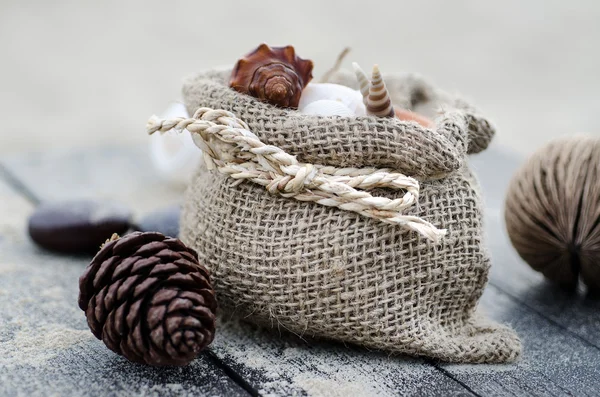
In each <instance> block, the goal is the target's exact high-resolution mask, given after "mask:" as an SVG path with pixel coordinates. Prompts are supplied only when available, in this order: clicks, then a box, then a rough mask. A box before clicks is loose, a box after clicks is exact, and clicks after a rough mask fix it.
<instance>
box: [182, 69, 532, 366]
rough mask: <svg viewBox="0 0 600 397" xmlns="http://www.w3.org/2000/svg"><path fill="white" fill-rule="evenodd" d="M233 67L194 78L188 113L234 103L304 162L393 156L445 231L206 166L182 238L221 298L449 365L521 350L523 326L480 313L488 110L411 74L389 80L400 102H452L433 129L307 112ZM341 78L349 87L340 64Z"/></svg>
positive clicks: (293, 327)
mask: <svg viewBox="0 0 600 397" xmlns="http://www.w3.org/2000/svg"><path fill="white" fill-rule="evenodd" d="M228 77H229V72H228V71H227V72H216V71H214V72H208V73H203V74H200V75H197V76H194V77H192V78H190V79H188V80H186V82H185V84H184V88H183V94H184V100H185V104H186V106H187V108H188V111H189V112H190V114H193V113H194V111H195V110H196V109H197V108H199V107H210V108H213V109H224V110H228V111H231V112H233V113H234V114H235V115H236V116H237V117H239V118H240V119H241V120H243V121H245V122H246V123H247V124H248V126H249V129H250V130H251V131H252V132H254V134H256V136H258V137H259V138H260V140H261V141H263V142H264V143H267V144H271V145H275V146H278V147H279V148H282V149H283V150H285V151H287V152H288V153H290V154H293V155H295V156H297V158H298V160H300V161H302V162H307V163H316V164H324V165H330V166H335V167H378V168H384V167H387V168H391V169H394V170H397V171H399V172H402V173H404V174H406V175H409V176H413V177H416V178H417V179H418V180H419V181H420V185H421V186H420V187H421V191H420V195H419V198H418V205H417V206H415V207H412V208H410V209H409V210H407V211H406V213H407V214H409V215H415V216H419V217H421V218H424V219H426V220H427V221H429V222H431V223H432V224H433V225H435V226H437V227H440V228H445V229H447V234H446V236H444V237H443V238H442V239H441V241H440V242H439V243H434V242H432V241H430V240H428V239H426V238H425V237H423V236H421V235H420V234H418V233H416V232H414V231H407V230H406V229H404V228H401V227H398V226H396V225H388V224H385V223H383V222H381V221H379V220H377V219H371V218H367V217H365V216H361V215H360V214H357V213H355V212H350V211H345V210H342V209H339V208H332V207H327V206H323V205H319V204H316V203H307V202H301V201H298V200H296V199H294V198H283V197H281V196H277V195H273V194H271V193H268V192H267V191H266V190H265V188H264V187H262V186H259V185H257V184H255V183H252V182H249V181H244V182H242V183H239V181H235V180H234V179H232V178H229V177H228V176H226V175H223V174H220V173H218V172H214V171H210V172H209V171H207V170H206V169H204V168H201V169H199V171H198V172H197V174H196V176H195V178H194V179H193V181H192V183H191V186H190V187H189V189H188V191H187V194H186V200H185V205H184V210H183V214H182V219H181V238H182V240H183V241H184V242H185V243H186V244H188V245H189V246H191V247H193V248H195V249H196V250H197V251H198V254H199V256H200V260H201V261H202V262H203V263H204V264H205V265H207V266H208V267H209V268H210V270H211V271H212V274H213V275H214V278H213V280H214V286H215V289H216V291H217V295H218V299H219V303H220V305H221V307H223V308H225V309H231V310H234V311H235V313H236V315H240V316H245V317H246V318H247V319H248V320H251V321H255V322H259V323H264V324H270V325H272V326H275V327H281V328H284V329H287V330H290V331H292V332H294V333H297V334H303V335H310V336H318V337H325V338H331V339H337V340H341V341H345V342H352V343H357V344H360V345H364V346H368V347H371V348H378V349H384V350H387V351H391V352H400V353H409V354H413V355H420V356H428V357H433V358H439V359H442V360H445V361H451V362H473V363H475V362H487V363H501V362H508V361H512V360H514V359H515V358H517V356H518V355H519V353H520V349H521V345H520V342H519V339H518V337H517V336H516V335H515V333H514V331H512V330H511V329H509V328H507V327H504V326H501V325H498V324H495V323H493V322H490V321H487V320H485V319H483V318H482V317H480V316H478V315H477V314H476V313H475V309H476V306H477V302H478V300H479V298H480V296H481V294H482V292H483V288H484V286H485V284H486V281H487V276H488V270H489V266H490V260H489V257H488V254H487V252H486V250H485V247H484V243H483V238H482V207H481V198H480V196H479V193H478V185H477V182H476V180H475V178H474V177H473V174H472V173H471V170H470V169H469V167H468V165H467V162H466V156H467V153H473V152H478V151H481V150H483V149H485V147H486V146H487V144H488V142H489V140H490V139H491V137H492V135H493V133H494V130H493V128H492V127H491V126H490V124H489V123H488V122H487V121H486V120H485V119H484V118H482V117H480V116H478V115H477V114H476V113H475V111H474V110H473V109H471V108H470V107H468V106H467V105H466V104H465V103H463V102H462V101H460V100H456V99H453V98H452V97H450V96H449V95H447V94H444V93H443V92H441V91H439V90H437V89H434V88H432V87H431V86H430V85H428V84H427V83H425V82H424V81H423V80H422V79H420V78H417V77H415V76H410V75H409V76H387V77H386V82H387V83H388V87H389V88H390V91H391V95H392V96H393V99H394V102H395V103H396V104H399V105H402V106H406V107H415V106H418V105H421V104H423V103H434V104H436V105H440V104H442V105H445V106H446V108H447V111H446V112H445V113H443V114H442V115H441V116H440V117H439V118H438V119H437V127H436V128H435V130H434V129H425V128H422V127H420V126H418V125H417V124H415V123H408V122H402V121H399V120H397V119H386V118H375V117H355V118H342V117H318V116H306V115H301V114H300V113H299V112H296V111H292V110H284V109H278V108H275V107H273V106H270V105H267V104H264V103H261V102H258V101H256V100H254V98H251V97H249V96H246V95H242V94H238V93H237V92H234V91H233V90H231V89H229V88H228V86H227V80H228ZM332 79H333V80H334V81H336V82H339V83H346V84H348V85H352V84H353V79H352V78H348V75H347V74H344V73H338V74H337V75H335V76H334V77H333V78H332ZM455 108H459V110H456V109H455ZM371 193H372V194H373V195H377V196H384V197H390V198H396V197H400V196H401V195H402V192H399V191H394V190H388V189H377V190H376V191H374V192H371Z"/></svg>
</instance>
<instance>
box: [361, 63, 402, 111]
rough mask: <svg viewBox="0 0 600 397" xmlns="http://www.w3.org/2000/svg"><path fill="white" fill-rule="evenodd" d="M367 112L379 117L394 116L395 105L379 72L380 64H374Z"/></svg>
mask: <svg viewBox="0 0 600 397" xmlns="http://www.w3.org/2000/svg"><path fill="white" fill-rule="evenodd" d="M367 113H368V114H372V115H374V116H379V117H394V116H395V113H394V107H393V106H392V100H391V99H390V94H389V93H388V90H387V88H386V86H385V82H384V81H383V78H382V77H381V73H380V72H379V66H377V65H375V66H373V74H372V76H371V85H370V86H369V97H368V98H367Z"/></svg>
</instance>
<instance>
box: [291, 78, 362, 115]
mask: <svg viewBox="0 0 600 397" xmlns="http://www.w3.org/2000/svg"><path fill="white" fill-rule="evenodd" d="M322 99H326V100H331V101H338V102H340V103H342V104H344V105H345V106H346V107H347V108H349V109H350V110H351V111H352V113H353V114H354V115H355V116H364V115H365V114H367V110H366V108H365V105H364V103H363V97H362V94H361V93H360V92H359V91H357V90H353V89H352V88H350V87H346V86H344V85H340V84H332V83H309V84H308V85H307V86H306V87H305V88H304V90H303V91H302V96H300V103H299V104H298V110H300V111H303V109H304V108H305V107H306V106H308V104H309V103H311V102H315V101H319V100H322Z"/></svg>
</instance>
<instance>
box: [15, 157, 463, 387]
mask: <svg viewBox="0 0 600 397" xmlns="http://www.w3.org/2000/svg"><path fill="white" fill-rule="evenodd" d="M147 162H148V161H147V155H146V153H145V151H144V150H142V149H137V148H136V149H133V150H128V149H119V150H116V151H110V150H98V151H90V152H85V153H73V154H69V153H40V154H38V155H36V156H28V157H27V158H23V157H13V158H9V159H8V160H7V161H6V164H7V166H8V167H9V169H10V171H11V173H12V174H13V175H15V176H16V177H17V178H18V179H19V180H21V181H23V182H24V184H25V185H26V187H27V188H28V189H30V190H31V191H32V192H33V194H35V195H37V196H39V197H40V198H41V199H42V200H47V199H64V198H68V197H71V196H76V197H81V194H82V190H83V191H85V194H86V195H87V196H93V197H97V196H105V197H110V198H117V199H119V200H121V201H123V202H124V203H126V204H130V205H135V209H136V211H137V214H138V215H140V214H141V213H143V212H142V211H143V210H142V209H149V208H154V207H159V206H161V205H164V204H166V203H167V202H170V201H172V200H173V198H175V199H177V198H178V197H179V196H178V195H179V194H180V193H179V192H177V191H173V190H172V189H170V188H169V187H168V186H167V185H165V184H163V183H161V182H160V181H159V180H158V179H157V178H156V177H155V176H154V173H153V171H152V170H151V169H150V168H149V166H148V165H147ZM54 175H58V176H57V177H56V178H58V179H55V180H52V179H53V178H54ZM48 181H52V182H48ZM169 190H170V191H169ZM113 192H114V194H113ZM211 351H212V352H213V353H214V355H215V356H216V357H218V359H219V360H221V362H222V363H223V364H224V365H226V366H228V367H229V368H231V369H232V370H233V371H234V372H235V373H237V374H240V375H241V376H242V377H243V378H245V379H246V380H247V382H248V383H249V384H250V385H251V387H252V388H254V389H255V390H257V391H260V393H261V394H264V395H269V394H271V395H317V396H318V395H347V394H351V395H373V394H378V395H402V394H408V395H411V394H415V393H419V394H427V395H453V394H461V395H468V394H469V393H468V392H466V390H465V389H464V388H463V387H462V386H461V385H460V384H459V383H457V382H455V381H453V380H452V379H450V378H448V377H447V376H445V375H444V374H443V373H442V372H441V371H439V370H437V369H436V368H434V367H433V366H432V365H430V364H428V363H425V362H424V361H422V360H414V359H406V358H401V357H392V358H390V357H388V356H387V355H386V354H385V353H376V352H369V351H367V350H364V349H358V348H349V347H345V346H343V345H339V344H329V343H326V342H315V343H314V344H313V343H311V345H310V346H309V345H307V344H306V343H304V342H303V341H302V340H300V339H299V338H297V337H294V336H290V335H285V336H281V335H280V334H279V333H277V332H268V331H265V330H261V329H258V328H256V327H253V326H251V325H249V324H244V323H243V322H242V323H240V322H238V321H234V320H229V321H225V322H223V323H222V324H221V326H220V327H219V330H218V333H217V337H216V340H215V342H214V343H213V345H212V347H211ZM336 393H337V394H336Z"/></svg>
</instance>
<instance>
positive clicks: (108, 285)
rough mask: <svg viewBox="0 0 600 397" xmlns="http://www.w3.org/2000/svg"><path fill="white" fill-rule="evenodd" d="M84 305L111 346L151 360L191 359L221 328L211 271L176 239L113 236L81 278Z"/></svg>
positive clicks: (157, 235)
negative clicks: (219, 326) (216, 315)
mask: <svg viewBox="0 0 600 397" xmlns="http://www.w3.org/2000/svg"><path fill="white" fill-rule="evenodd" d="M79 307H80V308H81V310H83V311H85V314H86V317H87V321H88V325H89V327H90V329H91V330H92V333H93V334H94V335H95V336H96V337H97V338H98V339H101V340H102V341H103V342H104V344H105V345H106V346H107V347H108V348H109V349H111V350H112V351H114V352H116V353H118V354H120V355H122V356H124V357H126V358H127V359H129V360H130V361H133V362H137V363H142V364H148V365H157V366H165V365H186V364H188V363H189V362H191V361H192V360H193V359H194V358H196V356H197V355H198V353H200V351H201V350H203V349H204V348H205V347H206V346H208V345H209V344H210V343H211V342H212V340H213V338H214V334H215V311H216V309H217V302H216V300H215V293H214V290H213V288H212V286H211V283H210V277H209V273H208V270H207V269H206V268H205V267H204V266H202V265H200V264H199V263H198V255H197V254H196V252H195V251H194V250H192V249H190V248H187V247H186V246H185V245H184V244H183V243H182V242H181V241H180V240H178V239H176V238H170V237H165V236H164V235H162V234H161V233H156V232H148V233H141V232H134V233H131V234H129V235H127V236H124V237H121V238H118V237H117V236H115V237H114V238H112V239H111V240H110V241H107V242H106V244H105V245H104V246H103V247H102V249H101V250H100V252H98V254H96V256H95V257H94V259H92V261H91V263H90V264H89V265H88V267H87V269H86V270H85V272H84V273H83V275H82V276H81V277H80V278H79Z"/></svg>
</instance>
